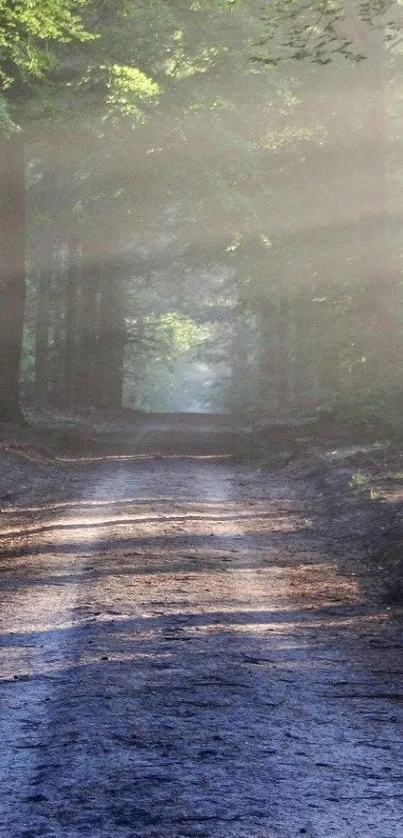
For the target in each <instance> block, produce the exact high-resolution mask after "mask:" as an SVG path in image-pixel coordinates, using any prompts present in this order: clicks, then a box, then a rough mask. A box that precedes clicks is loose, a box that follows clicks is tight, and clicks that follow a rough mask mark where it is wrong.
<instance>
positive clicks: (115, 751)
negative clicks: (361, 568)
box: [0, 457, 403, 838]
mask: <svg viewBox="0 0 403 838" xmlns="http://www.w3.org/2000/svg"><path fill="white" fill-rule="evenodd" d="M41 493H42V494H41V497H38V498H37V502H35V504H33V503H30V504H29V505H28V504H27V505H25V506H23V505H18V506H16V507H14V508H13V509H12V508H10V509H9V510H8V511H7V513H4V514H3V516H2V519H3V533H2V534H3V539H2V545H3V546H2V551H1V558H0V571H1V583H2V584H1V601H0V622H1V628H0V631H1V644H0V645H1V650H0V662H1V663H0V675H1V681H0V737H1V742H2V746H1V747H2V756H1V761H0V836H4V838H6V836H7V838H10V836H12V838H39V836H41V838H42V836H49V838H51V836H53V838H61V837H62V836H63V838H75V836H90V838H110V836H113V837H114V838H202V836H203V837H204V838H241V836H242V838H243V836H244V837H245V838H294V836H301V835H305V836H308V838H329V836H337V838H350V836H351V838H353V836H356V835H359V836H360V838H401V836H402V835H403V815H402V797H403V793H402V777H403V752H402V748H401V740H402V731H403V695H402V687H401V679H402V673H403V659H402V648H403V642H402V629H401V625H399V624H397V623H396V624H393V623H391V621H390V619H389V617H388V614H387V613H386V612H382V611H380V610H379V607H378V606H376V604H375V603H371V602H368V600H367V598H366V597H365V595H364V594H363V593H362V591H361V589H360V586H359V582H358V580H357V579H356V578H355V577H354V576H353V575H350V574H348V573H346V572H345V562H343V565H342V564H340V563H338V561H337V559H336V558H335V557H334V556H332V552H331V550H329V549H328V547H329V540H328V533H327V531H326V521H325V520H324V519H322V518H321V514H320V510H319V509H318V507H317V505H316V504H315V501H314V498H313V497H312V496H309V494H308V495H307V494H306V492H305V489H304V486H303V484H301V483H298V481H296V482H295V483H293V482H292V481H291V479H290V478H287V477H285V476H284V475H282V474H281V472H276V473H274V472H273V473H272V474H262V473H259V472H257V471H256V470H252V469H249V468H247V467H245V466H234V465H232V464H231V463H230V462H229V461H227V460H226V459H225V458H221V459H219V458H209V457H199V458H197V457H188V458H185V457H178V458H175V457H172V458H170V457H166V458H158V459H155V458H149V459H148V458H144V459H141V458H139V459H130V458H127V459H125V458H121V459H116V460H113V459H111V460H101V461H99V462H98V463H97V462H93V463H91V462H89V463H86V464H82V465H79V464H77V465H76V466H74V464H72V465H71V468H70V470H69V469H67V471H66V472H65V483H64V485H61V483H60V475H59V476H57V475H55V476H54V477H52V478H49V485H48V490H47V492H46V491H45V490H44V489H43V487H42V489H41Z"/></svg>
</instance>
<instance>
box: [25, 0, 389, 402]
mask: <svg viewBox="0 0 403 838" xmlns="http://www.w3.org/2000/svg"><path fill="white" fill-rule="evenodd" d="M224 5H225V4H224ZM241 5H242V4H241ZM252 5H253V4H251V5H250V7H249V5H248V4H246V6H242V9H241V8H240V9H233V10H232V12H231V14H229V12H228V9H227V8H226V9H223V8H217V9H216V10H215V11H212V9H211V5H210V7H209V11H208V12H207V11H206V10H204V9H203V4H199V5H198V11H195V10H194V9H193V10H192V9H189V12H188V14H187V15H186V14H184V13H183V20H181V22H180V23H181V25H179V22H176V24H175V25H173V22H172V20H171V19H169V20H170V26H171V24H172V26H171V28H170V29H169V33H168V34H167V33H165V39H163V38H162V35H161V31H162V30H161V31H160V29H161V21H159V20H158V19H157V18H155V19H153V25H154V26H155V27H156V29H155V32H156V41H155V43H154V44H152V43H151V41H150V42H148V41H147V39H145V40H144V33H142V35H141V37H142V38H143V40H142V41H141V48H140V46H139V63H138V67H137V69H136V70H132V71H130V72H131V75H130V73H129V70H128V65H125V66H126V69H124V67H123V64H122V66H120V65H113V67H114V68H115V69H114V73H115V78H114V79H112V81H111V80H110V79H109V82H108V84H109V87H108V84H107V85H106V89H107V90H108V91H109V93H108V97H107V102H108V105H107V107H106V110H104V111H101V110H100V108H99V107H98V105H97V106H96V107H95V106H94V102H95V101H96V99H95V93H94V91H96V90H97V89H98V88H97V87H96V84H95V82H94V84H93V85H92V86H91V84H92V83H91V81H88V80H87V86H86V87H85V85H84V87H82V88H80V90H79V91H78V92H77V93H76V96H77V97H78V101H79V96H81V97H82V101H81V106H80V108H79V109H78V111H77V112H75V113H74V118H70V119H66V120H65V121H63V122H62V121H61V120H60V119H58V117H57V112H56V116H55V115H48V114H46V113H45V112H44V111H42V112H40V116H39V118H36V119H35V120H33V119H32V117H31V116H30V112H29V108H27V110H28V117H27V124H28V126H29V130H27V129H26V130H25V136H24V144H25V151H24V155H25V184H26V225H27V227H26V263H25V264H26V305H25V323H24V344H23V354H22V365H21V376H20V379H21V392H22V396H23V400H24V403H32V402H34V403H38V404H50V405H53V406H61V407H65V408H66V409H69V410H73V411H74V410H78V409H87V408H94V407H96V408H102V409H104V408H111V409H119V408H120V407H121V406H122V405H124V406H128V407H132V408H134V409H139V410H144V411H153V412H164V411H171V412H172V411H212V412H235V413H247V414H248V415H251V414H256V415H260V414H264V415H266V414H269V415H271V416H283V415H287V414H294V413H300V412H306V411H308V412H309V411H313V410H314V411H315V410H317V409H327V408H330V407H331V406H332V405H334V404H337V403H340V404H344V403H346V402H347V403H351V402H352V401H354V402H357V400H358V401H360V399H361V400H362V401H363V403H365V404H366V403H367V401H368V398H375V399H376V398H379V394H380V393H382V394H384V393H385V391H387V393H393V394H395V393H396V392H397V391H398V390H399V386H400V385H399V379H398V369H399V366H400V363H401V360H402V359H401V357H400V356H401V354H402V350H401V346H402V341H401V340H400V335H399V332H400V329H401V324H402V314H401V305H402V284H401V279H400V273H401V267H400V263H401V243H400V223H399V220H400V215H401V212H402V208H401V203H402V198H401V194H402V190H401V186H400V181H401V172H400V156H401V155H400V133H401V130H402V116H403V113H402V101H403V99H402V96H401V90H400V76H399V64H400V50H399V49H398V48H395V49H390V50H389V51H387V50H385V43H384V41H383V39H382V38H380V37H377V38H376V39H373V38H372V40H371V39H369V40H368V45H369V46H368V50H367V54H366V55H365V60H360V61H358V60H356V61H353V60H350V59H349V60H344V59H343V57H340V56H337V60H335V61H333V62H332V63H330V64H326V63H325V62H324V63H319V62H317V61H316V63H315V60H313V61H309V60H306V61H296V60H294V61H287V62H284V63H281V62H280V63H279V64H278V65H277V66H274V67H272V66H270V67H267V66H266V65H265V64H264V62H262V61H255V60H253V58H254V56H253V48H252V45H253V43H255V42H256V37H257V35H258V33H259V31H260V27H261V25H262V22H261V17H259V15H257V14H256V11H255V10H254V8H252ZM149 13H150V14H151V11H150V12H149ZM125 25H126V24H125ZM165 25H167V23H166V21H165ZM127 26H128V27H129V28H130V27H131V29H130V31H131V33H132V35H131V36H132V40H133V39H134V42H135V39H136V37H137V38H139V37H140V34H139V33H141V32H142V30H141V27H140V18H137V17H136V14H134V15H133V16H132V17H131V18H130V21H129V22H128V23H127ZM158 27H160V28H158ZM168 28H169V27H168ZM114 31H115V37H116V38H118V37H119V38H120V37H122V26H121V25H120V24H119V26H117V28H116V30H114ZM139 44H140V41H139ZM83 49H84V54H86V52H85V50H87V51H88V47H85V48H83ZM77 50H78V48H77ZM125 50H127V51H128V52H127V61H128V59H129V55H130V53H129V45H128V43H126V42H125ZM73 52H74V51H73ZM67 54H68V55H69V56H70V53H69V52H68V51H67ZM72 54H73V53H72ZM77 55H79V52H77ZM72 60H73V59H72V58H71V57H69V62H70V64H69V63H68V62H67V64H66V57H65V56H64V58H63V59H62V62H61V67H62V68H63V67H64V66H65V69H64V70H63V72H62V73H61V77H62V80H63V78H64V76H63V73H64V74H65V76H66V78H70V76H69V73H71V72H72V71H71V69H70V67H71V66H72V64H71V62H72ZM75 60H76V61H78V58H76V59H75ZM80 60H81V59H80ZM63 61H64V62H65V65H63ZM111 66H112V65H111ZM119 67H120V69H119ZM67 68H69V69H67ZM116 68H117V69H116ZM69 84H70V87H71V84H72V83H71V82H70V81H69V82H68V85H67V87H64V88H63V86H60V90H59V93H58V98H57V96H56V100H57V105H58V107H63V106H64V105H65V104H66V102H67V98H66V97H68V96H69V95H70V93H69ZM97 84H98V86H99V84H100V82H97ZM113 85H114V86H113ZM83 91H84V92H83ZM29 107H30V108H31V111H32V108H33V105H32V103H31V102H30V106H29ZM35 107H36V108H37V110H38V112H39V111H40V107H39V104H36V105H35ZM55 108H56V105H55ZM56 111H57V108H56ZM369 394H372V395H371V396H370V395H369Z"/></svg>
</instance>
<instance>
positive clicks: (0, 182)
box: [0, 134, 25, 423]
mask: <svg viewBox="0 0 403 838" xmlns="http://www.w3.org/2000/svg"><path fill="white" fill-rule="evenodd" d="M0 293H1V305H0V421H2V422H16V423H22V422H24V421H25V420H24V417H23V415H22V412H21V408H20V387H19V380H20V363H21V351H22V336H23V328H24V314H25V159H24V143H23V139H22V136H20V135H18V134H14V135H13V136H12V137H11V138H7V137H4V136H0Z"/></svg>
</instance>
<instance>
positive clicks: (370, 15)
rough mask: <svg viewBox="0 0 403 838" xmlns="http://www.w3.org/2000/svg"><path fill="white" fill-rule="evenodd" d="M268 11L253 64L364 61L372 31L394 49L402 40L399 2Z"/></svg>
mask: <svg viewBox="0 0 403 838" xmlns="http://www.w3.org/2000/svg"><path fill="white" fill-rule="evenodd" d="M265 9H267V11H264V13H263V22H264V30H265V31H264V34H263V35H262V37H261V38H259V40H258V41H257V43H256V50H255V58H256V59H257V60H259V61H262V62H263V63H265V64H269V65H277V64H279V63H280V62H281V61H284V60H295V59H297V60H304V59H307V60H309V61H313V62H314V63H316V64H330V63H331V62H333V61H334V60H336V59H337V58H340V57H342V58H345V59H347V60H349V61H361V60H363V59H365V58H366V57H367V54H368V43H367V41H368V33H369V32H370V31H371V30H372V31H376V30H379V31H382V32H385V37H386V40H387V41H388V42H389V43H390V44H393V43H397V42H398V41H399V40H400V37H401V24H402V11H403V7H402V5H401V3H400V2H395V0H351V2H348V3H346V2H344V0H314V2H312V3H306V2H305V0H270V3H268V2H267V0H266V3H265Z"/></svg>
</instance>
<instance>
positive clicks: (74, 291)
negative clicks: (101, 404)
mask: <svg viewBox="0 0 403 838" xmlns="http://www.w3.org/2000/svg"><path fill="white" fill-rule="evenodd" d="M81 256H82V253H81V244H80V243H79V242H78V241H77V240H76V238H75V237H74V236H73V235H72V236H71V237H70V240H69V247H68V268H67V280H66V331H65V400H66V405H67V407H68V408H69V409H70V410H73V409H74V407H75V395H76V394H75V385H76V370H77V366H76V362H77V312H78V294H79V288H80V280H81Z"/></svg>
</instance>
